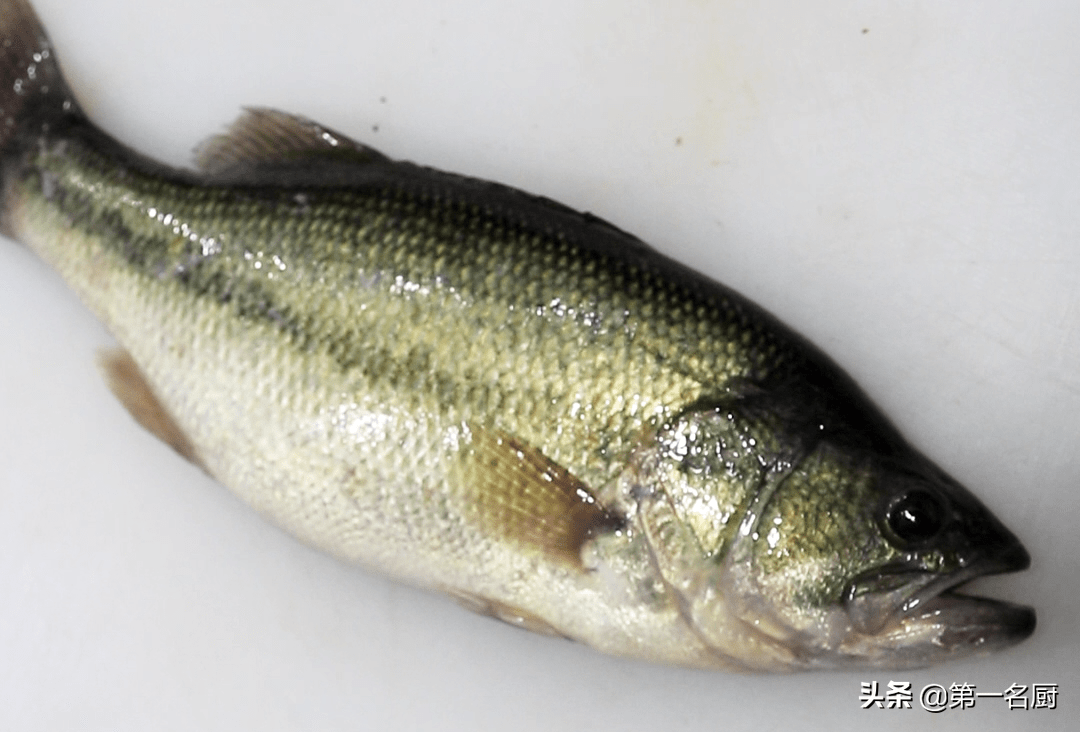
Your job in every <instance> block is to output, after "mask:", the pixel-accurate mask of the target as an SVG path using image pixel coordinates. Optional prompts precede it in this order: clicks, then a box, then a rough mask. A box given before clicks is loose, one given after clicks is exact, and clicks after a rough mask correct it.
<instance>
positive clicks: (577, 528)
mask: <svg viewBox="0 0 1080 732" xmlns="http://www.w3.org/2000/svg"><path fill="white" fill-rule="evenodd" d="M0 13H2V15H0V38H2V39H3V41H4V45H3V49H2V53H3V55H2V58H0V76H2V77H3V78H0V88H2V89H3V90H4V91H3V92H0V109H2V117H3V119H2V121H3V122H4V126H3V127H0V130H2V132H0V153H2V156H3V157H2V161H3V162H2V169H0V172H2V174H3V198H2V199H0V227H2V229H3V231H4V233H5V234H7V235H8V236H10V237H12V238H15V239H17V240H19V241H20V242H22V243H23V244H25V245H26V246H28V247H29V248H31V249H32V250H33V251H35V252H36V253H37V254H38V256H40V257H41V258H42V259H43V260H44V261H46V262H47V263H48V264H49V265H51V266H52V267H54V268H55V269H56V270H57V271H58V272H59V273H60V274H61V275H62V276H63V277H64V279H65V280H66V281H67V283H68V284H69V285H70V286H71V287H72V288H73V289H74V290H75V291H76V292H77V293H78V294H79V296H80V298H81V299H82V300H83V302H84V303H86V305H87V306H88V307H89V308H90V309H91V310H92V311H93V312H94V313H95V314H96V315H97V316H98V317H99V318H100V319H101V320H102V321H103V322H104V323H105V324H106V325H107V326H108V327H109V329H110V330H111V331H112V333H113V334H114V335H115V337H116V339H117V341H118V342H119V344H120V345H121V347H122V349H123V350H122V351H120V352H117V353H114V354H112V355H110V356H108V357H106V358H105V359H104V361H103V363H104V366H105V370H106V373H107V375H108V377H109V379H110V384H111V386H112V387H113V389H114V391H115V392H116V393H117V394H118V396H119V397H120V398H121V400H122V401H123V402H124V403H125V405H126V406H127V407H128V408H129V410H130V411H131V412H132V413H133V415H134V416H135V417H136V418H137V419H139V421H140V422H141V423H143V424H144V425H145V426H147V427H148V428H149V429H151V430H152V431H153V432H154V433H155V434H157V435H158V436H160V437H162V438H163V439H165V440H166V441H167V442H169V443H170V444H171V445H172V446H173V447H174V448H176V449H177V451H178V452H180V453H181V454H182V455H184V456H185V457H187V458H188V459H190V460H192V461H194V462H196V463H197V464H198V465H200V466H202V467H203V468H204V469H205V470H206V471H207V472H208V473H209V474H210V475H212V476H214V477H215V478H216V479H218V480H219V481H220V482H221V483H223V484H224V485H226V486H228V487H229V488H230V489H231V490H233V491H235V492H236V493H237V494H238V495H240V496H241V497H242V498H243V499H244V500H246V501H247V502H248V503H250V504H251V505H252V506H253V507H255V508H256V509H257V510H259V511H260V512H262V513H263V514H265V515H266V516H268V517H269V518H270V519H272V520H273V521H274V522H276V523H278V524H279V525H281V526H282V527H284V528H285V529H286V530H288V531H289V532H291V533H292V534H294V535H296V536H298V537H299V538H301V539H303V540H305V541H307V542H309V543H311V544H313V545H315V546H318V547H320V548H322V549H325V550H326V551H328V552H331V553H332V554H334V555H336V556H338V557H341V558H342V559H345V560H347V561H352V562H356V563H359V564H362V565H364V566H367V567H370V568H372V569H374V570H377V571H380V572H384V573H387V574H389V575H392V576H394V577H398V578H400V579H402V580H404V581H407V582H410V583H412V584H416V585H419V586H423V587H429V588H433V589H437V590H441V591H444V592H447V593H449V594H451V595H452V596H454V597H456V598H457V599H459V600H460V601H461V602H462V603H463V604H465V605H467V606H469V607H471V608H473V609H475V610H478V611H481V612H485V613H488V614H491V615H493V616H496V617H498V618H500V619H503V620H506V621H508V622H511V623H513V624H516V625H519V626H522V627H525V628H528V629H530V630H534V631H538V632H544V633H549V634H553V635H561V636H565V637H569V638H573V639H576V640H580V641H582V642H585V643H588V644H590V645H592V646H594V647H596V648H598V649H600V650H603V651H607V652H610V653H614V654H618V655H624V656H631V657H637V658H645V659H649V660H654V661H661V662H669V663H676V664H683V665H690V666H697V667H705V668H721V669H727V670H739V671H746V670H768V671H786V670H801V669H813V668H835V667H848V666H855V667H859V666H877V665H885V666H913V665H925V664H928V663H933V662H936V661H940V660H943V659H946V658H952V657H956V656H962V655H965V654H967V653H971V652H973V651H977V650H985V649H989V648H995V647H1000V646H1003V645H1007V644H1009V643H1013V642H1016V641H1018V640H1020V639H1022V638H1024V637H1026V636H1027V635H1028V634H1030V632H1031V631H1032V629H1033V627H1034V622H1035V620H1034V613H1033V611H1031V610H1030V609H1028V608H1022V607H1018V606H1012V605H1007V604H1005V603H1000V602H995V601H992V600H984V599H978V598H965V597H963V596H961V595H959V594H957V593H954V592H952V591H951V588H953V587H954V586H956V585H957V584H959V583H962V582H964V581H966V580H968V579H970V578H972V577H975V576H979V575H982V574H986V573H990V572H999V571H1010V570H1016V569H1022V568H1024V567H1026V566H1027V564H1028V562H1029V559H1028V556H1027V554H1026V552H1025V551H1024V549H1023V548H1022V546H1021V545H1020V543H1019V542H1018V541H1017V539H1016V538H1015V537H1014V536H1012V534H1011V533H1009V532H1008V530H1007V529H1005V528H1004V527H1003V526H1002V525H1001V524H1000V522H998V521H997V519H995V518H994V517H993V516H991V515H990V514H989V512H988V511H987V510H986V509H985V508H984V507H983V506H982V505H981V504H980V503H979V502H978V501H977V499H975V498H974V497H973V496H972V495H971V494H970V493H968V492H967V491H966V490H965V489H964V488H963V487H961V486H960V485H959V484H957V483H956V482H955V481H954V480H953V479H952V478H950V477H949V476H947V475H946V474H944V473H943V472H942V471H941V470H940V469H939V468H937V467H936V466H934V465H933V464H932V463H931V462H930V461H929V460H928V459H926V458H925V457H924V456H922V455H920V454H918V453H917V452H916V451H915V450H914V449H913V448H911V447H910V446H909V445H908V444H907V442H906V441H905V440H904V439H903V438H902V437H901V436H900V435H899V434H898V433H897V432H896V430H895V429H894V428H893V427H892V426H891V425H890V424H889V423H888V421H887V420H886V419H885V418H884V417H882V416H881V415H880V414H879V412H878V411H877V409H876V408H875V407H874V406H873V405H872V404H870V402H869V401H868V400H867V399H866V398H865V396H863V395H862V393H861V392H860V391H859V389H858V388H857V387H856V386H855V384H853V383H852V382H851V380H850V379H849V378H848V377H847V376H846V375H844V374H843V373H842V372H841V371H840V370H839V369H838V368H837V367H836V366H835V365H833V364H832V363H831V361H829V359H827V358H826V357H825V356H824V355H822V354H821V353H820V352H819V351H817V349H815V348H814V347H813V346H811V345H810V344H808V343H806V342H805V341H804V340H803V339H802V338H800V337H799V336H798V335H796V334H794V333H792V332H791V331H789V330H788V329H787V328H785V327H784V326H783V325H782V324H780V323H778V322H777V321H776V320H775V319H774V318H772V317H771V316H770V315H768V314H767V313H766V312H764V311H763V310H761V309H760V308H758V307H756V306H755V305H753V304H751V303H749V302H747V301H746V300H745V299H743V298H742V297H740V296H738V295H737V294H735V293H733V292H731V291H730V290H728V289H726V288H724V287H722V286H721V285H719V284H717V283H715V282H712V281H711V280H709V279H707V278H705V277H703V276H702V275H700V274H697V273H695V272H693V271H691V270H689V269H687V268H686V267H683V266H682V265H680V264H678V263H677V262H674V261H673V260H670V259H668V258H666V257H664V256H663V255H661V254H659V253H658V252H656V251H654V250H652V249H651V248H649V247H648V246H646V245H645V244H643V243H641V242H640V241H638V240H637V239H635V238H634V237H632V236H630V235H629V234H626V233H625V232H622V231H620V230H618V229H616V228H615V227H613V226H611V225H609V224H607V223H605V222H603V221H600V220H598V219H596V218H595V217H592V216H589V215H588V214H581V213H578V212H575V211H573V210H570V209H568V208H566V207H564V206H561V205H559V204H556V203H554V202H552V201H549V200H547V199H543V198H539V197H536V196H532V195H529V194H525V193H523V192H520V191H516V190H513V189H510V188H507V187H504V186H500V185H497V184H494V183H487V182H483V181H477V180H473V179H468V178H464V177H461V176H456V175H452V174H448V173H442V172H439V171H435V170H431V169H428V168H424V167H421V166H417V165H414V164H411V163H406V162H399V161H393V160H390V159H388V158H386V157H385V156H383V155H382V154H380V153H379V152H377V151H375V150H372V149H371V148H369V147H366V146H364V145H362V144H360V143H357V142H354V141H352V140H350V139H348V138H347V137H345V136H344V135H341V134H339V133H337V132H334V131H333V130H329V129H327V128H325V127H323V126H321V125H318V124H316V123H314V122H311V121H308V120H305V119H302V118H298V117H293V116H290V115H286V114H283V113H280V112H275V111H272V110H249V111H248V112H246V113H245V114H244V116H242V117H241V118H240V120H239V121H238V122H237V123H236V125H235V126H234V127H233V128H232V130H231V131H230V132H229V133H228V134H226V135H223V136H221V137H218V138H214V139H212V140H211V141H209V142H208V143H207V144H206V145H204V147H203V148H202V149H201V151H200V154H199V158H198V163H199V167H198V169H197V170H194V171H186V170H174V169H170V168H167V167H165V166H162V165H160V164H158V163H155V162H153V161H151V160H148V159H146V158H144V157H143V156H141V155H139V154H137V153H135V152H133V151H131V150H130V149H128V148H126V147H125V146H123V145H122V144H121V143H119V142H117V141H115V140H113V139H112V138H110V137H109V136H108V135H106V134H105V133H104V132H102V131H101V130H99V129H98V128H97V127H95V126H94V125H93V123H92V122H91V121H90V120H88V119H87V118H86V116H85V115H84V114H83V113H82V112H81V111H80V109H79V107H78V104H77V103H76V102H75V100H74V98H73V96H72V94H71V92H70V90H69V89H68V88H67V86H66V84H65V83H64V81H63V78H62V77H61V75H60V72H59V67H58V66H57V65H56V61H55V56H54V53H53V50H52V48H51V46H50V44H49V42H48V40H47V39H46V37H45V35H44V32H43V31H42V29H41V28H40V25H39V24H38V22H37V20H36V18H35V16H34V14H33V11H32V10H31V9H30V7H29V6H28V5H27V4H26V3H25V2H24V1H23V0H5V1H4V2H2V3H0Z"/></svg>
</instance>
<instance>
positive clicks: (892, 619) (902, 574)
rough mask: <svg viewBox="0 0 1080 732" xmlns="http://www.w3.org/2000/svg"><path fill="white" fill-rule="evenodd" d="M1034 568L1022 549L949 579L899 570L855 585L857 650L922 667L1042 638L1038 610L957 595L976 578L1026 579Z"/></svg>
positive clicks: (851, 610) (852, 609) (851, 604)
mask: <svg viewBox="0 0 1080 732" xmlns="http://www.w3.org/2000/svg"><path fill="white" fill-rule="evenodd" d="M1030 564H1031V557H1030V555H1028V553H1027V551H1026V550H1025V549H1024V548H1023V547H1022V546H1021V545H1020V544H1019V543H1017V544H1015V545H1013V546H1010V547H1009V548H1008V549H1006V550H1005V551H1002V552H1000V553H999V554H997V555H996V556H994V557H992V558H985V559H980V560H977V561H975V562H973V563H971V564H969V565H968V566H967V567H964V568H962V569H960V570H958V571H956V572H952V573H950V574H947V575H938V574H934V573H932V572H927V571H920V570H917V569H912V568H910V567H903V566H897V567H893V568H881V569H878V570H877V571H876V572H873V573H867V574H866V575H863V576H862V577H859V578H856V579H855V581H853V582H852V583H851V584H850V585H849V586H848V588H847V591H846V592H845V597H844V607H845V610H846V611H847V614H848V618H849V620H850V622H851V625H852V627H853V629H854V630H855V631H856V634H857V635H858V636H860V638H859V640H858V641H856V644H857V645H860V646H866V645H870V646H873V647H874V648H875V649H876V650H877V652H878V653H880V652H882V651H884V650H887V651H888V653H889V654H890V655H891V656H892V659H891V661H892V662H891V663H890V665H896V666H898V667H916V666H924V665H929V664H931V663H937V662H939V661H942V660H945V659H946V658H949V657H954V656H955V657H959V656H962V655H968V654H970V653H974V652H978V651H991V650H996V649H999V648H1004V647H1007V646H1011V645H1014V644H1016V643H1019V642H1020V641H1022V640H1024V639H1025V638H1027V637H1028V636H1030V635H1031V634H1032V632H1034V630H1035V611H1034V609H1032V608H1030V607H1027V606H1024V605H1017V604H1014V603H1010V602H1005V601H1002V600H995V599H991V598H986V597H978V596H975V595H968V594H964V593H961V592H959V591H958V589H959V588H960V587H961V586H962V585H964V584H967V583H968V582H970V581H972V580H974V579H976V578H977V577H985V576H988V575H994V574H1005V573H1010V572H1019V571H1021V570H1024V569H1027V568H1028V567H1029V566H1030ZM870 639H872V643H869V644H868V643H867V641H868V640H870ZM860 655H862V654H860ZM875 655H877V654H875Z"/></svg>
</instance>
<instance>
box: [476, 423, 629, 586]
mask: <svg viewBox="0 0 1080 732" xmlns="http://www.w3.org/2000/svg"><path fill="white" fill-rule="evenodd" d="M472 435H473V440H472V446H471V448H470V457H471V458H472V459H471V460H470V461H469V470H468V474H467V475H466V476H464V478H465V483H466V484H467V485H469V486H470V487H471V488H470V489H471V490H472V491H474V492H475V500H474V501H473V502H472V504H473V506H474V514H475V515H474V517H473V518H474V519H475V520H477V521H479V522H480V523H482V524H483V525H484V527H485V529H487V530H489V531H491V532H492V533H497V534H501V535H503V536H504V537H506V538H507V539H510V540H512V541H515V542H517V543H519V544H523V545H527V546H531V547H534V548H537V549H539V550H540V551H542V552H544V553H545V554H547V555H548V556H550V557H553V558H556V559H560V560H563V561H565V562H567V563H569V564H570V565H571V566H574V567H577V568H581V566H582V559H581V549H582V547H583V546H584V544H585V542H587V541H588V540H589V539H590V538H591V537H592V536H594V535H595V534H596V533H597V532H600V531H605V530H611V529H614V528H617V527H618V526H621V525H622V520H621V519H620V517H618V516H616V515H614V514H612V513H611V512H610V511H608V510H607V509H605V508H604V507H603V506H601V505H600V504H599V503H598V502H597V501H596V499H595V498H594V497H593V495H592V493H591V492H590V491H589V489H588V487H587V486H586V485H585V484H584V483H583V482H581V480H579V479H578V478H577V477H576V476H574V475H573V474H572V473H570V471H568V470H566V469H565V468H564V467H562V466H561V465H558V464H557V463H555V462H554V461H553V460H551V459H549V458H548V457H546V456H545V455H543V454H542V453H541V452H540V451H539V450H537V449H536V448H533V447H530V446H528V445H526V444H524V443H523V442H521V441H519V440H517V439H516V438H514V437H512V436H510V435H507V434H505V433H501V432H498V431H491V430H485V429H475V428H474V429H473V430H472Z"/></svg>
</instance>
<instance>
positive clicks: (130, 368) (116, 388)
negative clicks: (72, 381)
mask: <svg viewBox="0 0 1080 732" xmlns="http://www.w3.org/2000/svg"><path fill="white" fill-rule="evenodd" d="M98 364H99V365H100V367H101V370H102V371H103V372H104V374H105V381H106V383H107V384H108V385H109V389H110V390H111V391H112V393H113V394H114V395H116V398H117V399H119V400H120V403H121V404H123V405H124V408H125V409H127V410H128V413H129V414H131V416H132V417H134V418H135V421H136V422H138V423H139V424H140V425H142V426H143V427H144V428H145V429H146V430H147V431H149V432H150V433H151V434H153V435H154V436H156V437H157V438H158V439H160V440H161V441H162V442H164V443H165V444H166V445H168V446H169V447H171V448H172V449H174V450H176V452H178V453H179V454H180V455H181V456H182V457H184V458H186V459H187V460H189V461H191V462H192V463H194V464H195V465H198V466H199V467H200V468H202V469H203V470H204V471H205V470H206V467H205V466H204V465H203V464H202V462H201V461H200V460H199V457H198V455H197V454H196V451H195V446H194V445H193V444H192V442H191V440H190V439H188V436H187V435H186V434H184V431H183V430H182V429H180V426H179V425H177V424H176V421H175V420H174V419H173V418H172V415H170V414H169V411H168V410H167V409H166V408H165V407H164V405H162V403H161V402H160V401H159V400H158V398H157V396H156V395H155V394H154V390H153V389H152V388H151V386H150V384H149V383H147V381H146V377H145V376H143V373H142V370H140V369H139V366H138V364H136V363H135V359H133V358H132V357H131V354H129V353H128V352H127V351H125V350H123V349H119V348H115V349H110V350H106V351H102V352H101V353H100V354H99V356H98Z"/></svg>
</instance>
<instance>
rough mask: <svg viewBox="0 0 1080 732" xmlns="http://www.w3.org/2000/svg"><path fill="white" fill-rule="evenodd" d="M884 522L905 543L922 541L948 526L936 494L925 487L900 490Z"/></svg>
mask: <svg viewBox="0 0 1080 732" xmlns="http://www.w3.org/2000/svg"><path fill="white" fill-rule="evenodd" d="M885 523H886V524H888V526H889V530H890V531H891V532H892V533H893V535H894V536H895V537H896V538H897V539H899V540H900V541H901V542H903V543H904V544H905V545H909V546H910V545H913V544H922V543H924V542H927V541H929V540H930V539H933V538H934V537H935V536H937V535H938V534H939V533H940V532H941V529H942V528H944V526H945V507H944V506H943V505H942V503H941V500H940V499H938V497H937V496H935V495H934V494H933V493H931V492H930V491H928V490H925V489H923V488H915V489H913V490H910V491H907V492H905V493H901V494H900V495H899V496H896V497H895V498H894V499H893V500H892V501H891V502H890V504H889V507H888V509H887V510H886V512H885Z"/></svg>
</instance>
